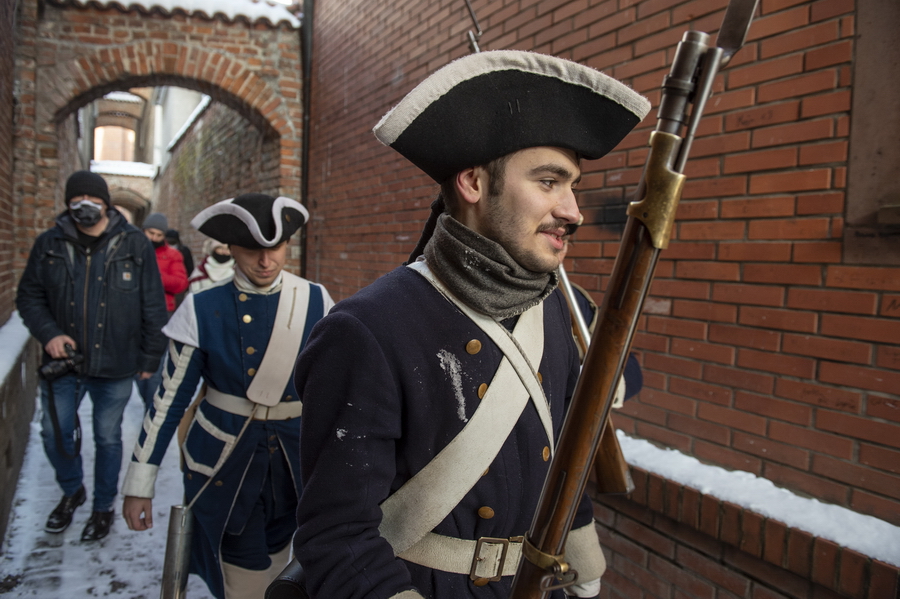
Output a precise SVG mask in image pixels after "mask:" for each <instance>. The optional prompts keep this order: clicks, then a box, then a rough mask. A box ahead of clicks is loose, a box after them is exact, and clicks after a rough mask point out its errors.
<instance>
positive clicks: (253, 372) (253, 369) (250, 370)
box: [247, 368, 256, 376]
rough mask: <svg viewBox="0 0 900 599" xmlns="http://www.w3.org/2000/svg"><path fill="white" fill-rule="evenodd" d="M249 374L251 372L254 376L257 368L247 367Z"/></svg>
mask: <svg viewBox="0 0 900 599" xmlns="http://www.w3.org/2000/svg"><path fill="white" fill-rule="evenodd" d="M247 374H249V375H250V376H253V375H254V374H256V369H255V368H249V369H247Z"/></svg>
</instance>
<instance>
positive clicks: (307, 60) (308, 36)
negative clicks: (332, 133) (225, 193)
mask: <svg viewBox="0 0 900 599" xmlns="http://www.w3.org/2000/svg"><path fill="white" fill-rule="evenodd" d="M314 4H315V0H303V23H302V24H301V26H300V48H301V51H302V52H303V56H302V59H301V60H302V69H303V73H302V80H303V82H302V84H303V137H302V139H301V145H300V203H301V204H303V205H304V206H306V207H307V210H309V140H310V133H311V132H310V118H309V109H310V102H311V100H312V93H311V90H310V87H311V83H312V48H313V9H314ZM310 213H312V211H311V210H310ZM310 218H312V217H310ZM308 226H309V223H307V225H306V226H305V227H303V228H301V229H300V276H301V277H304V278H308V277H307V276H306V271H307V268H306V260H307V235H306V230H307V227H308Z"/></svg>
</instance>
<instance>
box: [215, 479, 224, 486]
mask: <svg viewBox="0 0 900 599" xmlns="http://www.w3.org/2000/svg"><path fill="white" fill-rule="evenodd" d="M223 484H224V483H223V482H222V481H220V480H217V481H216V486H217V487H221V486H222V485H223Z"/></svg>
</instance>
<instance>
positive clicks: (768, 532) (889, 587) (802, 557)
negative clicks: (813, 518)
mask: <svg viewBox="0 0 900 599" xmlns="http://www.w3.org/2000/svg"><path fill="white" fill-rule="evenodd" d="M736 439H737V440H739V441H740V442H742V443H748V442H750V443H752V442H753V439H752V438H751V437H750V436H748V435H743V434H739V435H738V436H737V437H736ZM755 441H762V439H758V438H757V439H755ZM782 447H788V446H782ZM757 449H763V450H765V449H773V447H772V446H771V445H770V446H763V447H758V448H757ZM775 449H777V448H775ZM829 467H830V466H829ZM745 469H746V468H745ZM633 475H634V481H635V487H636V488H635V491H634V492H633V493H632V494H631V495H630V496H629V497H628V498H624V497H621V496H615V495H596V494H595V495H594V499H595V501H596V502H597V503H596V508H595V515H602V517H597V518H596V522H597V527H598V532H599V534H600V540H601V543H602V544H603V547H604V551H605V553H606V557H607V567H608V569H607V572H606V574H604V576H603V587H602V589H601V596H602V597H609V598H612V597H621V596H626V597H631V596H633V597H671V598H675V597H710V598H713V597H726V596H727V597H740V598H746V599H759V598H763V597H792V598H794V599H821V598H824V597H833V598H837V597H848V598H850V597H863V598H871V599H874V598H876V597H878V598H881V599H894V597H895V596H896V593H897V592H898V591H900V586H898V585H900V568H897V567H896V566H892V565H889V564H886V563H884V562H881V561H878V560H876V559H872V558H869V557H866V556H864V555H862V554H860V553H858V552H856V551H854V550H852V549H848V548H846V547H841V546H839V545H837V544H835V543H833V542H832V541H829V540H827V539H823V538H821V537H817V536H815V535H814V534H811V533H809V532H807V531H804V530H800V529H797V528H792V527H790V526H787V525H785V524H784V523H782V522H779V521H777V520H774V519H771V518H766V517H765V516H761V515H759V514H757V513H754V512H752V511H750V510H748V509H744V508H742V507H740V506H737V505H734V504H732V503H729V502H726V501H722V500H719V499H716V498H714V497H712V496H710V495H706V494H703V493H700V492H699V491H697V490H695V489H692V488H691V487H687V486H684V485H680V484H678V483H675V482H673V481H667V480H665V479H663V478H661V477H659V476H658V475H656V474H653V473H649V472H646V471H644V470H641V469H639V468H635V469H633ZM847 476H852V473H848V474H847ZM588 489H589V490H590V489H592V486H591V485H590V484H589V486H588ZM660 576H661V577H662V578H663V579H664V580H665V581H666V585H664V586H660V584H659V577H660Z"/></svg>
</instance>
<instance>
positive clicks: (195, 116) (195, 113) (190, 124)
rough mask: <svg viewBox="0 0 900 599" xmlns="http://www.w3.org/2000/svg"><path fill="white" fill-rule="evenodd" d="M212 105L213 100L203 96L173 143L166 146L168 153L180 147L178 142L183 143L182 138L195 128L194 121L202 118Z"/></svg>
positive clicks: (174, 137)
mask: <svg viewBox="0 0 900 599" xmlns="http://www.w3.org/2000/svg"><path fill="white" fill-rule="evenodd" d="M211 103H212V98H211V97H209V96H207V95H206V94H203V97H202V98H200V102H198V103H197V107H196V108H194V111H193V112H191V114H190V115H189V116H188V118H187V119H185V121H184V124H183V125H182V126H181V129H179V130H178V132H177V133H175V135H173V136H172V141H170V142H169V145H167V146H166V152H171V151H172V148H174V147H175V146H176V145H178V142H180V141H181V138H182V137H184V136H185V134H186V133H187V132H188V131H190V129H191V127H193V126H194V121H196V120H197V119H199V118H200V115H201V114H203V111H204V110H206V107H207V106H209V105H210V104H211Z"/></svg>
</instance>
